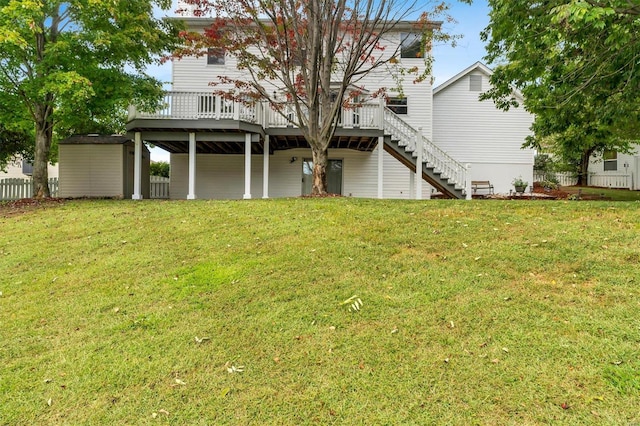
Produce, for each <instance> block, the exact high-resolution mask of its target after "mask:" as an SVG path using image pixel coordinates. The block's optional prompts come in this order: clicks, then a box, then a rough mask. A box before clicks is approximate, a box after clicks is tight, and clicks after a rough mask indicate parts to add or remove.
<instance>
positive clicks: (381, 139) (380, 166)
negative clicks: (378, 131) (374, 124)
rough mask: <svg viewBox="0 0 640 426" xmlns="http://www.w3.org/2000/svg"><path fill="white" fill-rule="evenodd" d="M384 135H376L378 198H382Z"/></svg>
mask: <svg viewBox="0 0 640 426" xmlns="http://www.w3.org/2000/svg"><path fill="white" fill-rule="evenodd" d="M383 190H384V136H378V198H380V199H382V198H384V191H383Z"/></svg>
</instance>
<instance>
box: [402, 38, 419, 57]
mask: <svg viewBox="0 0 640 426" xmlns="http://www.w3.org/2000/svg"><path fill="white" fill-rule="evenodd" d="M423 56H424V55H423V51H422V37H421V36H420V34H418V33H401V34H400V57H401V58H422V57H423Z"/></svg>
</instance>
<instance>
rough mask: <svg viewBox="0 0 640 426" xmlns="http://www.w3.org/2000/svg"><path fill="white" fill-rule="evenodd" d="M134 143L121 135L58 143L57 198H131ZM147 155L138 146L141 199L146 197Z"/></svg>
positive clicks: (148, 161)
mask: <svg viewBox="0 0 640 426" xmlns="http://www.w3.org/2000/svg"><path fill="white" fill-rule="evenodd" d="M134 158H135V144H134V142H133V141H132V140H131V139H130V138H128V137H126V136H122V135H106V136H105V135H74V136H71V137H70V138H67V139H65V140H63V141H61V142H60V143H59V153H58V160H59V167H60V170H59V180H60V189H59V196H60V197H113V198H125V199H126V198H131V196H132V195H133V183H134V177H133V174H134ZM149 164H150V154H149V150H148V149H147V147H146V146H144V145H143V147H142V188H141V189H142V196H143V198H149Z"/></svg>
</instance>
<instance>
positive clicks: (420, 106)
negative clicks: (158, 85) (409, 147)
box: [172, 28, 432, 139]
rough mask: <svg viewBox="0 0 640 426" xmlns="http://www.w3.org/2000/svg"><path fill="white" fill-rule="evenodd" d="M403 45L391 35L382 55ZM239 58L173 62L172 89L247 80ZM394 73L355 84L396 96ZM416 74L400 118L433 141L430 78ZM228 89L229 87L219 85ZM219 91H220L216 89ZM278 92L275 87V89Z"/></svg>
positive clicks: (387, 69)
mask: <svg viewBox="0 0 640 426" xmlns="http://www.w3.org/2000/svg"><path fill="white" fill-rule="evenodd" d="M194 30H199V31H202V28H194ZM399 42H400V34H399V33H391V34H389V35H388V39H387V40H386V43H387V46H388V47H387V48H385V50H384V51H383V52H380V53H379V54H380V55H381V56H382V55H390V54H391V52H393V51H394V50H395V47H394V46H396V45H397V44H399ZM236 63H237V61H236V59H235V58H234V57H232V56H229V55H227V57H226V58H225V64H224V65H208V64H207V56H206V55H204V56H201V57H199V58H196V57H185V58H183V59H180V60H174V61H173V63H172V69H173V74H172V75H173V87H172V90H174V91H187V92H189V91H204V92H213V90H214V88H213V87H211V86H210V85H209V83H211V82H215V81H218V79H217V77H218V76H225V77H229V78H232V79H242V78H243V77H246V72H244V71H239V70H238V69H236ZM401 66H402V67H403V68H405V69H408V68H411V67H416V68H417V69H418V72H421V71H423V70H424V68H425V64H424V60H423V59H406V58H403V59H401ZM393 72H394V67H393V65H388V66H383V67H381V68H378V69H376V70H374V71H372V72H371V73H369V74H367V75H365V76H364V77H363V78H362V79H361V80H359V81H357V82H354V83H353V84H354V85H356V86H360V87H363V88H364V89H365V90H367V91H369V92H371V93H373V92H375V91H377V90H378V89H379V88H380V87H386V88H388V95H389V96H396V95H397V93H398V91H397V89H398V81H397V80H396V79H394V78H392V77H391V73H393ZM338 77H339V76H338V75H336V76H335V77H334V80H336V81H337V80H338ZM415 77H416V75H414V74H408V75H406V76H405V77H403V78H402V81H401V83H400V84H401V86H402V90H403V94H404V96H406V98H407V103H408V114H407V115H403V116H401V117H402V118H403V119H404V120H405V121H407V123H409V124H410V125H412V126H413V127H415V128H418V127H423V133H424V135H425V136H427V137H428V138H430V139H431V137H432V126H431V122H432V117H431V115H432V95H431V94H432V87H431V83H430V79H429V78H427V79H426V80H424V81H423V82H421V83H417V84H416V83H414V80H415ZM263 84H265V85H269V83H268V82H266V81H265V82H263ZM222 87H227V86H220V88H222ZM216 89H217V88H216ZM271 90H277V89H276V87H275V86H273V89H267V91H268V92H270V91H271Z"/></svg>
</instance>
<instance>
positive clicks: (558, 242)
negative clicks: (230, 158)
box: [0, 198, 640, 425]
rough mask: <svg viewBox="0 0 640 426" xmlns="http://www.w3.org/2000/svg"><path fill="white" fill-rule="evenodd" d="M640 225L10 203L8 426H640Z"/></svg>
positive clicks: (290, 208) (4, 268)
mask: <svg viewBox="0 0 640 426" xmlns="http://www.w3.org/2000/svg"><path fill="white" fill-rule="evenodd" d="M3 213H4V214H3ZM639 218H640V203H625V202H622V203H620V202H617V203H612V202H606V201H602V202H600V201H593V202H572V201H544V202H542V201H532V202H526V201H448V200H442V201H435V200H434V201H429V202H417V201H377V200H357V199H349V198H335V199H291V200H254V201H191V202H186V201H142V202H133V201H75V202H67V203H65V204H62V205H59V206H54V207H50V208H40V209H36V210H33V211H27V212H26V213H13V214H10V215H8V214H7V212H6V211H4V212H3V210H0V271H1V272H2V273H1V274H0V292H1V295H0V341H1V342H2V344H0V361H1V362H2V369H0V424H3V425H4V424H11V425H14V424H23V425H34V424H38V425H46V424H55V425H59V424H68V425H78V424H88V425H91V424H97V425H102V424H118V425H124V424H176V425H177V424H189V425H196V424H202V425H213V424H215V425H219V424H233V425H235V424H243V425H245V424H255V425H265V424H273V425H301V424H362V425H373V424H389V425H400V424H402V425H406V424H416V425H426V424H461V425H462V424H464V425H466V424H487V425H497V424H518V425H520V424H549V423H553V424H574V425H575V424H621V425H629V424H637V423H638V422H640V358H639V357H638V354H639V353H640V315H639V312H640V287H639V285H638V284H639V282H640V266H639V265H640V246H639V244H638V241H639V238H640V237H639V235H640V219H639ZM352 296H357V297H356V298H354V299H353V300H356V299H358V298H359V299H360V300H361V301H362V307H361V309H360V310H359V311H356V310H354V309H353V308H351V303H343V302H344V301H345V300H347V299H349V298H351V297H352Z"/></svg>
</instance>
